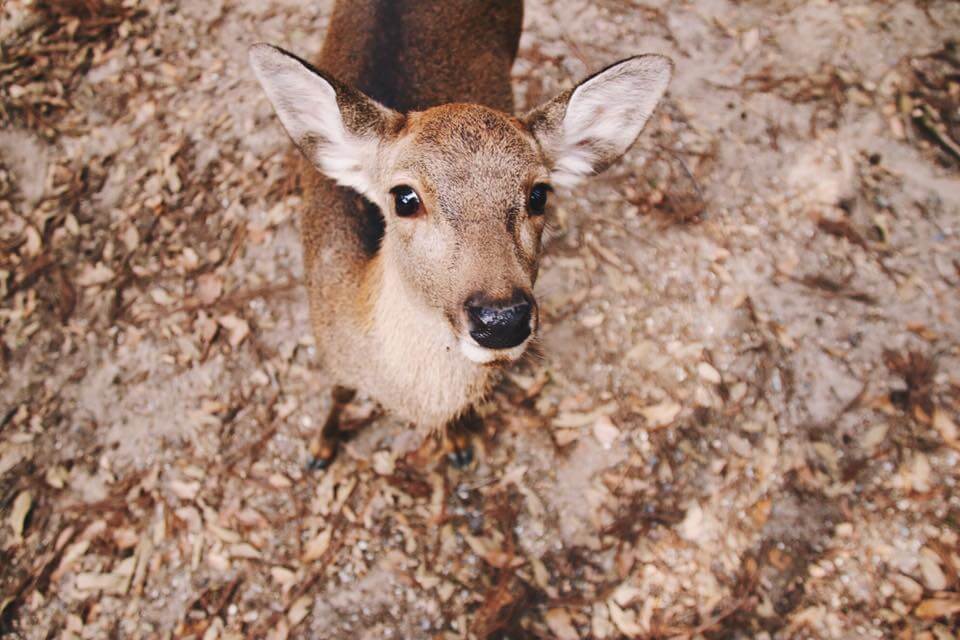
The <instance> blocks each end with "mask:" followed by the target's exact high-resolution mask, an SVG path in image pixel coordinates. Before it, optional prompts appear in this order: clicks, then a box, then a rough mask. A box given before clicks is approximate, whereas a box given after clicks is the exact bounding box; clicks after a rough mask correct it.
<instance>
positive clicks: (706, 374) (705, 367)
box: [697, 362, 722, 384]
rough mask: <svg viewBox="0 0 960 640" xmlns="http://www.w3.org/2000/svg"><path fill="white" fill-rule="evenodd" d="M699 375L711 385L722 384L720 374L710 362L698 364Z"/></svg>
mask: <svg viewBox="0 0 960 640" xmlns="http://www.w3.org/2000/svg"><path fill="white" fill-rule="evenodd" d="M697 374H698V375H699V376H700V378H702V379H703V380H704V381H706V382H709V383H710V384H720V383H721V382H722V378H721V377H720V372H719V371H717V370H716V369H715V368H714V366H713V365H712V364H710V363H709V362H701V363H700V364H698V365H697Z"/></svg>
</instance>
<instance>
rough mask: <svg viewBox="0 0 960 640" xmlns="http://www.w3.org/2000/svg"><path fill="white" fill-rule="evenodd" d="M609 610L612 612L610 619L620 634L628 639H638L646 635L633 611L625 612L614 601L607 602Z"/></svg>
mask: <svg viewBox="0 0 960 640" xmlns="http://www.w3.org/2000/svg"><path fill="white" fill-rule="evenodd" d="M607 609H609V611H610V619H611V620H612V621H613V624H614V625H616V627H617V629H620V633H622V634H624V635H625V636H627V637H628V638H637V637H640V636H642V635H644V633H645V631H644V629H643V627H641V626H640V625H639V624H637V619H636V616H635V615H634V613H633V612H632V611H624V610H623V609H621V608H620V607H619V606H617V603H616V602H614V601H613V600H608V601H607Z"/></svg>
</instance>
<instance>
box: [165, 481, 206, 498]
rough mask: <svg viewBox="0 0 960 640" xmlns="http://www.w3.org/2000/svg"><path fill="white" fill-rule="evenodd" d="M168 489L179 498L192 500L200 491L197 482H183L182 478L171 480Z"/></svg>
mask: <svg viewBox="0 0 960 640" xmlns="http://www.w3.org/2000/svg"><path fill="white" fill-rule="evenodd" d="M170 491H172V492H173V495H175V496H177V497H178V498H180V499H181V500H193V499H194V498H196V497H197V494H198V493H199V492H200V483H199V482H184V481H183V480H171V481H170Z"/></svg>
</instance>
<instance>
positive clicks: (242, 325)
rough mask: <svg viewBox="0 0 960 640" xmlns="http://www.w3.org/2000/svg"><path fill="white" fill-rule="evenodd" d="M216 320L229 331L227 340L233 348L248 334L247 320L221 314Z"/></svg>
mask: <svg viewBox="0 0 960 640" xmlns="http://www.w3.org/2000/svg"><path fill="white" fill-rule="evenodd" d="M217 322H218V323H220V326H221V327H223V328H224V329H226V330H227V331H228V332H229V333H230V335H229V336H228V337H227V342H229V343H230V346H231V347H233V348H236V347H237V346H238V345H239V344H240V343H241V342H243V340H244V338H246V337H247V336H248V335H249V334H250V325H249V324H247V321H246V320H244V319H243V318H238V317H237V316H235V315H226V316H221V317H219V318H217Z"/></svg>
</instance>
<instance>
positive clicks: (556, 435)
mask: <svg viewBox="0 0 960 640" xmlns="http://www.w3.org/2000/svg"><path fill="white" fill-rule="evenodd" d="M581 434H582V432H581V431H580V429H556V430H555V431H554V432H553V439H554V441H556V443H557V446H558V447H565V446H567V445H568V444H570V443H571V442H574V441H576V440H579V439H580V435H581Z"/></svg>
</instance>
